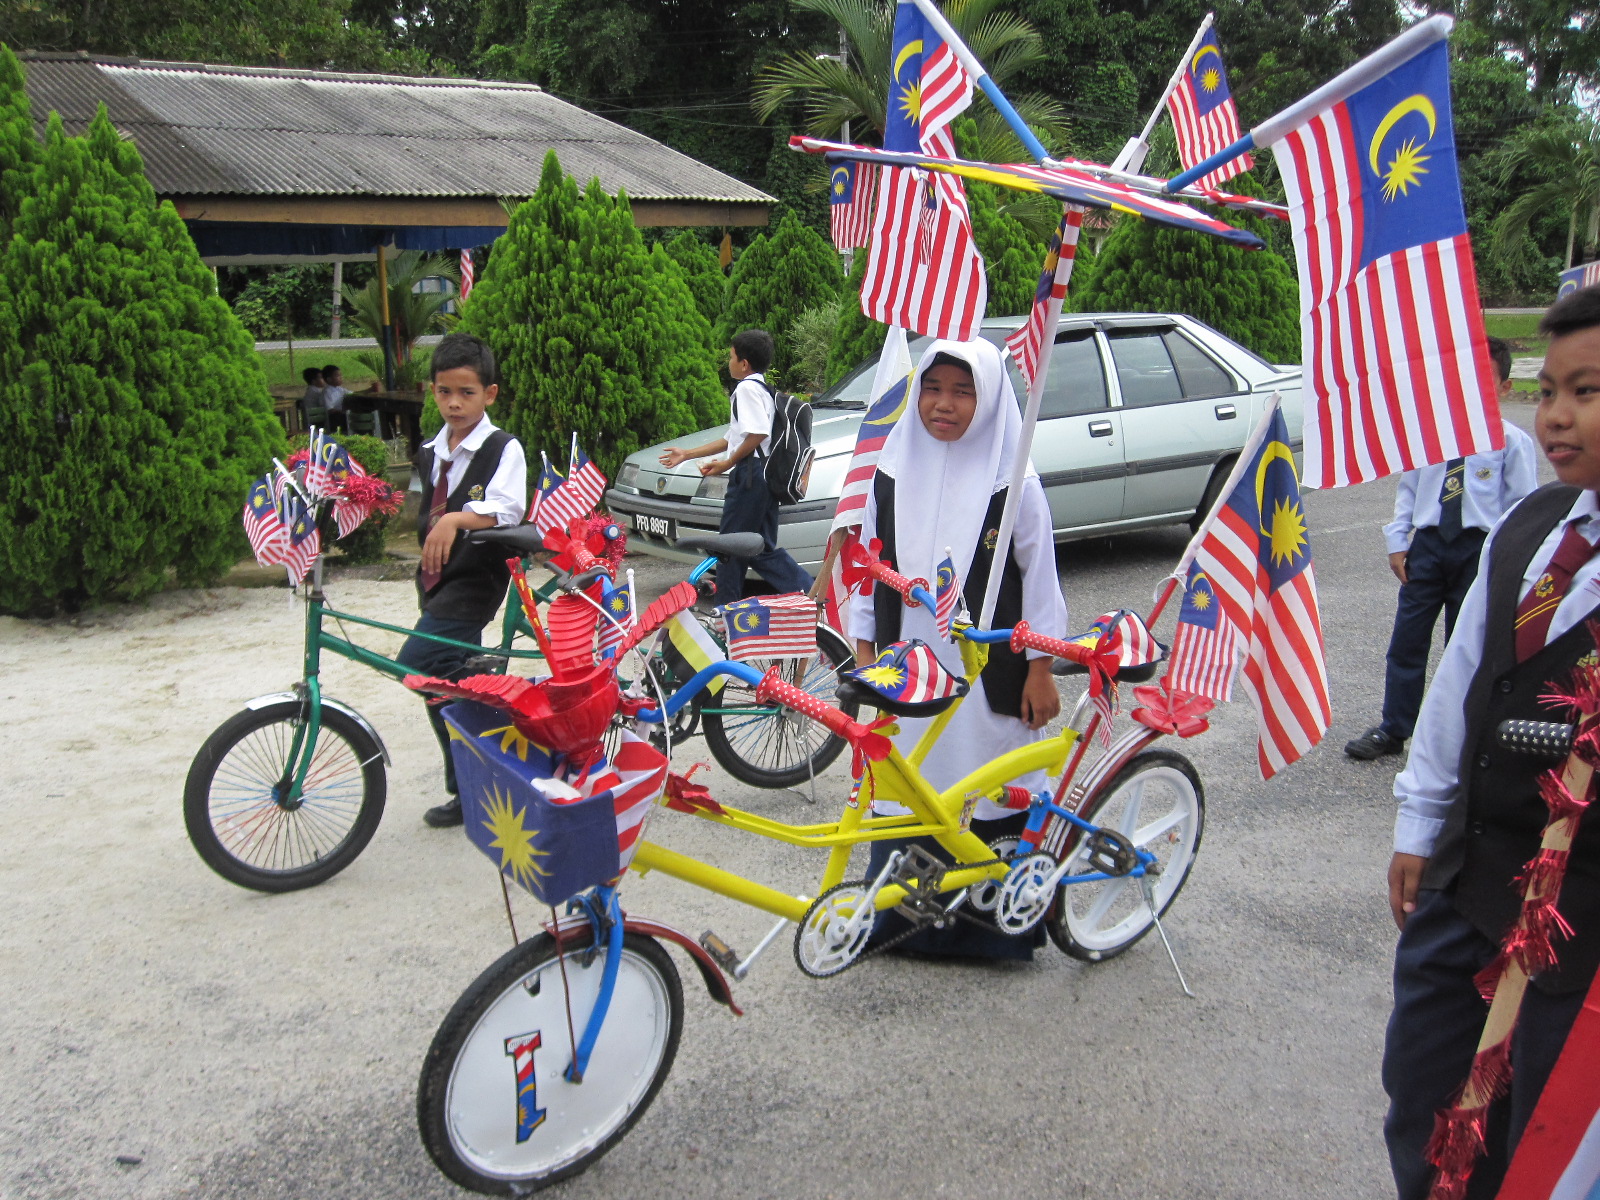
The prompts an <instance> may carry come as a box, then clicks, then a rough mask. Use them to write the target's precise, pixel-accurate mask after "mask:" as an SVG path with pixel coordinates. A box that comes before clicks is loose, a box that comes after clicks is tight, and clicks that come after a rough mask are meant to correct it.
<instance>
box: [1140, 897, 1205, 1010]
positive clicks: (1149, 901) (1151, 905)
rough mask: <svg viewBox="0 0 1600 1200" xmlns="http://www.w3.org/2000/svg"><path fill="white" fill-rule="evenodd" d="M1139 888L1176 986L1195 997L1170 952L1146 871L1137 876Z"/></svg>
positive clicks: (1175, 956)
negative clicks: (1163, 947)
mask: <svg viewBox="0 0 1600 1200" xmlns="http://www.w3.org/2000/svg"><path fill="white" fill-rule="evenodd" d="M1139 888H1140V890H1141V891H1142V892H1143V893H1144V904H1145V907H1146V908H1148V909H1149V910H1150V923H1151V924H1152V925H1154V926H1155V927H1156V932H1157V933H1158V934H1160V935H1161V944H1162V945H1163V946H1165V947H1166V950H1167V961H1169V962H1170V963H1171V964H1172V970H1173V973H1174V974H1176V975H1177V977H1178V986H1179V987H1181V988H1182V989H1183V994H1184V995H1185V996H1187V997H1189V999H1191V1000H1194V999H1197V997H1196V996H1195V994H1194V993H1193V992H1191V991H1190V990H1189V984H1188V981H1187V980H1185V979H1184V977H1183V968H1182V967H1180V966H1179V965H1178V956H1177V955H1176V954H1174V953H1173V952H1172V943H1171V942H1169V941H1168V940H1167V931H1166V930H1165V929H1163V928H1162V926H1161V917H1160V916H1159V915H1158V914H1157V913H1156V898H1155V896H1154V894H1152V892H1151V890H1150V876H1149V873H1148V872H1147V873H1145V874H1143V875H1141V876H1139Z"/></svg>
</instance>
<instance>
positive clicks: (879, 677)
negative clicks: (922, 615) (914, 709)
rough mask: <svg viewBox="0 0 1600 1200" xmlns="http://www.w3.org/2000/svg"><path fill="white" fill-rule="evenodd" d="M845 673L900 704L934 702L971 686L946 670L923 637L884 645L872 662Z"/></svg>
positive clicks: (849, 677)
mask: <svg viewBox="0 0 1600 1200" xmlns="http://www.w3.org/2000/svg"><path fill="white" fill-rule="evenodd" d="M844 674H845V678H847V679H853V680H855V681H856V682H857V683H860V684H863V685H865V686H866V687H868V688H871V689H872V690H873V691H874V692H876V693H878V695H880V696H882V697H883V698H884V699H885V700H892V701H894V702H895V703H897V704H931V703H934V702H936V701H939V700H945V699H948V698H949V697H951V696H965V695H966V694H967V689H968V684H967V681H966V680H965V679H962V678H961V677H960V676H959V675H953V674H951V673H950V672H949V671H947V670H945V667H944V664H943V663H941V662H940V661H939V656H938V655H936V654H935V653H934V652H933V648H932V647H931V646H929V645H928V643H926V642H924V641H923V640H922V639H920V638H912V639H911V640H910V641H905V642H894V643H892V644H891V645H888V646H885V647H884V648H883V651H882V652H881V653H880V654H879V655H878V657H877V658H876V659H874V660H873V661H872V662H871V663H869V664H867V665H866V666H864V667H856V668H855V669H854V670H850V671H846V672H845V673H844Z"/></svg>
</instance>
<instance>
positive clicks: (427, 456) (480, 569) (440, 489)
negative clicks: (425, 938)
mask: <svg viewBox="0 0 1600 1200" xmlns="http://www.w3.org/2000/svg"><path fill="white" fill-rule="evenodd" d="M432 373H433V402H434V404H435V405H437V406H438V409H439V415H440V416H441V417H442V418H443V419H444V428H443V429H441V430H439V432H438V433H437V434H436V435H435V436H434V438H433V439H432V440H431V441H429V442H428V443H427V445H425V446H424V447H423V448H422V458H421V465H420V470H421V474H422V507H421V509H420V511H419V512H418V514H417V541H418V542H419V543H420V544H421V545H422V564H421V566H419V567H418V569H417V597H418V601H419V603H420V605H421V607H422V616H421V618H420V619H419V620H418V621H417V625H416V631H417V632H418V633H432V634H437V635H439V636H440V637H447V638H450V639H452V640H453V641H457V642H466V643H468V644H469V645H471V646H481V645H482V644H483V627H484V626H485V625H487V624H488V623H489V622H490V621H491V620H493V619H494V615H495V613H496V612H498V611H499V610H500V604H501V601H503V600H504V599H505V595H506V587H507V585H509V584H510V582H511V572H510V571H509V570H508V569H507V567H506V562H505V560H506V554H505V552H504V551H503V550H498V549H495V548H494V547H491V546H472V545H468V544H467V543H465V542H464V541H463V540H462V538H463V535H465V534H466V533H467V532H468V531H469V530H473V529H493V528H494V527H496V526H497V525H515V524H517V523H518V522H520V521H521V520H522V517H523V514H524V513H526V512H527V509H528V467H527V461H526V459H525V457H524V455H523V453H522V443H520V442H519V441H517V439H516V438H514V437H512V436H511V435H510V434H509V433H507V432H506V431H505V430H503V429H497V428H496V427H495V424H494V422H493V421H491V420H490V419H489V416H488V411H487V410H488V409H489V407H490V406H491V405H493V404H494V401H495V396H496V394H497V393H498V392H499V390H500V389H499V386H498V385H497V384H496V382H495V368H494V354H493V353H492V352H491V351H490V350H489V347H488V346H486V345H485V344H484V343H483V342H481V341H479V340H478V339H477V338H475V337H471V336H469V335H468V334H464V333H452V334H450V335H449V336H448V337H446V338H445V339H444V340H443V341H441V342H440V343H439V345H438V347H437V348H436V349H435V350H434V352H433V365H432ZM472 654H473V652H472V650H470V649H468V648H467V647H465V646H446V645H442V644H441V643H439V642H431V641H428V640H427V639H426V638H420V637H410V638H407V639H406V643H405V645H404V646H402V647H401V648H400V653H399V654H398V655H396V658H397V659H398V661H400V662H402V663H404V664H405V665H406V666H408V667H410V668H411V670H412V671H413V672H415V673H416V674H418V675H433V676H437V677H439V678H442V679H450V678H454V677H455V676H457V675H459V674H460V672H461V669H462V667H463V666H464V665H465V664H466V662H467V660H468V659H470V658H471V657H472ZM440 707H442V706H441V705H439V704H436V703H433V702H432V701H430V702H428V720H429V722H430V723H431V724H432V725H433V732H434V736H435V737H437V738H438V739H439V748H440V750H441V751H442V752H443V753H444V787H445V791H446V792H448V793H449V795H450V798H449V799H448V800H446V801H445V802H444V803H443V804H440V805H438V806H436V807H434V808H430V809H429V810H428V811H427V812H426V813H424V814H423V820H425V821H426V822H427V823H428V824H429V825H433V826H436V827H445V826H450V825H459V824H461V797H460V795H459V793H458V791H457V787H456V772H455V765H454V764H453V763H452V762H451V759H450V736H449V733H448V731H447V730H446V729H445V724H444V718H443V717H442V716H440V715H439V708H440Z"/></svg>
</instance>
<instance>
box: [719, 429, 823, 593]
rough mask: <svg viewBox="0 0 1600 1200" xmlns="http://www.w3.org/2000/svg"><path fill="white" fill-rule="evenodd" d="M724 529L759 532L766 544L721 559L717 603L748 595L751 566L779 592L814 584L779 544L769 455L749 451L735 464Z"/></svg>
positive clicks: (724, 511) (724, 508) (725, 505)
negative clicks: (747, 572)
mask: <svg viewBox="0 0 1600 1200" xmlns="http://www.w3.org/2000/svg"><path fill="white" fill-rule="evenodd" d="M719 529H720V532H722V533H759V534H760V535H761V541H762V545H763V546H764V547H765V548H764V549H763V550H762V551H761V553H760V554H758V555H756V556H755V557H754V558H721V559H718V560H717V603H718V604H719V605H723V604H732V603H734V601H736V600H742V599H744V573H745V569H746V568H747V567H753V568H755V571H756V574H758V575H760V576H761V578H763V579H765V580H766V581H767V582H768V583H769V584H771V585H772V590H773V591H775V592H778V593H784V592H803V591H805V590H807V589H808V588H809V587H810V586H811V576H810V575H808V574H806V572H805V568H803V567H802V566H801V565H800V564H799V563H797V562H795V560H794V558H793V557H792V556H791V555H790V553H789V552H788V551H787V550H784V549H782V548H781V547H780V546H779V545H778V500H777V497H775V496H774V495H773V494H772V492H771V490H770V489H769V488H768V487H767V472H766V459H765V458H762V457H760V456H759V455H758V454H748V455H746V456H745V457H744V458H741V459H740V460H739V461H738V462H737V463H735V464H734V467H733V470H732V472H730V474H729V477H728V491H727V494H726V495H725V496H724V497H723V500H722V522H721V525H720V526H719Z"/></svg>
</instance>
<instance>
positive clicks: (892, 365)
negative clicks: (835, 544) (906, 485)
mask: <svg viewBox="0 0 1600 1200" xmlns="http://www.w3.org/2000/svg"><path fill="white" fill-rule="evenodd" d="M910 387H911V352H910V350H909V349H907V347H906V331H905V330H904V329H901V328H899V327H898V326H893V327H891V328H890V330H889V335H888V337H887V338H886V339H884V343H883V352H882V354H881V355H879V357H878V371H877V374H876V375H875V376H874V378H873V382H872V404H871V406H870V407H868V409H867V415H866V416H864V417H862V418H861V425H860V427H859V428H858V429H857V430H856V447H855V449H854V450H853V451H852V452H851V454H850V466H849V468H848V469H846V471H845V473H844V483H843V484H842V485H841V486H840V489H839V504H838V507H837V508H835V509H834V513H833V526H832V528H833V529H835V530H838V529H846V528H849V527H851V526H859V525H860V524H861V521H862V518H863V517H864V516H865V514H866V510H867V497H868V496H870V495H871V494H872V476H873V475H874V474H875V473H876V472H877V470H878V457H879V455H881V454H882V453H883V444H884V442H886V441H888V440H889V431H890V430H891V429H893V428H894V423H895V422H896V421H898V420H899V419H900V414H901V413H903V412H905V410H906V392H907V390H908V389H909V388H910Z"/></svg>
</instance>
